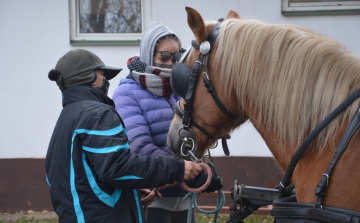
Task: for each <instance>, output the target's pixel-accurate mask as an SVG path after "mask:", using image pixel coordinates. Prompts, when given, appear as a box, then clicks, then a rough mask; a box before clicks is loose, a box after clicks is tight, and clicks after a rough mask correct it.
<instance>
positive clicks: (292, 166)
mask: <svg viewBox="0 0 360 223" xmlns="http://www.w3.org/2000/svg"><path fill="white" fill-rule="evenodd" d="M359 96H360V88H359V89H357V90H356V91H355V92H354V93H352V94H351V95H350V96H349V97H348V98H346V99H345V100H344V101H343V102H342V103H341V104H340V105H339V106H338V107H336V108H335V109H334V110H333V111H332V112H331V113H330V114H329V115H328V116H327V117H326V118H325V119H324V120H323V121H321V122H320V124H319V125H317V126H316V127H315V129H314V130H313V131H312V132H311V133H310V134H309V136H308V137H306V139H305V140H304V142H303V143H302V144H301V145H300V147H299V148H298V150H297V151H296V152H295V154H294V156H293V157H292V158H291V161H290V164H289V167H288V169H287V170H286V173H285V175H284V178H283V180H282V185H283V187H279V197H280V198H281V197H284V196H283V194H286V190H285V188H286V187H288V186H289V184H290V179H291V177H292V175H293V172H294V169H295V166H296V164H297V163H298V161H299V160H300V158H301V156H302V154H303V153H304V151H305V150H306V148H307V146H308V145H309V144H310V143H311V142H312V140H313V139H314V138H315V137H316V136H317V135H318V134H319V133H320V132H321V131H322V130H323V129H324V128H325V127H326V126H327V125H328V124H329V123H330V122H331V121H332V120H333V119H335V118H336V117H337V116H338V115H339V114H340V113H341V112H342V111H344V110H345V109H346V108H347V107H348V106H349V105H350V104H351V103H353V102H354V101H355V100H356V99H357V98H358V97H359Z"/></svg>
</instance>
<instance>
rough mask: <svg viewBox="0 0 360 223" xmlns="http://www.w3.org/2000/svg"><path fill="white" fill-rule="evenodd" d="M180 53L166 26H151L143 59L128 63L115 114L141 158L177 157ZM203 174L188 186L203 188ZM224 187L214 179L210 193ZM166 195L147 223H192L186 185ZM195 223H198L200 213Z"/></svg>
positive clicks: (155, 205)
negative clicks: (173, 76)
mask: <svg viewBox="0 0 360 223" xmlns="http://www.w3.org/2000/svg"><path fill="white" fill-rule="evenodd" d="M180 51H181V43H180V40H179V38H178V37H177V36H176V35H175V34H174V33H173V32H172V31H171V30H170V29H169V28H168V27H166V26H165V25H163V24H161V23H160V22H152V23H150V24H149V25H148V26H147V27H146V29H145V33H144V36H143V38H142V40H141V44H140V54H139V57H137V56H136V57H132V58H130V59H129V60H128V62H127V66H128V68H129V70H130V71H131V73H130V74H129V75H128V76H127V77H126V78H125V79H122V80H121V81H120V84H119V86H118V87H117V88H116V90H115V91H114V94H113V100H114V102H115V109H116V111H117V112H118V113H119V115H120V116H121V118H122V119H123V120H124V123H125V126H126V129H127V131H128V137H129V144H130V149H131V152H133V153H137V154H138V155H139V156H152V157H157V156H167V157H173V155H172V153H171V151H170V150H169V148H168V147H167V144H166V140H167V133H168V131H169V127H170V122H171V120H172V118H173V116H174V112H173V110H174V105H175V103H176V102H177V101H178V100H180V97H179V96H177V95H175V94H173V92H172V89H171V85H170V73H171V68H172V66H173V64H175V63H176V62H177V61H178V60H179V59H180V57H181V52H180ZM159 174H161V173H159ZM199 175H200V176H199V177H197V178H196V179H195V180H191V181H188V182H187V184H188V185H189V186H190V187H199V186H201V185H202V184H203V183H205V181H206V178H207V175H206V174H204V173H202V174H199ZM221 187H222V185H221V182H220V181H219V180H218V179H217V178H213V180H212V182H211V184H210V185H209V187H208V188H207V189H206V192H213V191H215V190H216V189H221ZM160 193H161V194H162V198H161V199H158V198H156V200H155V202H153V203H152V205H150V206H149V211H148V217H147V219H148V221H147V222H148V223H154V222H164V223H177V222H179V223H183V222H186V220H187V211H188V208H189V200H185V201H184V200H182V199H181V198H182V197H183V196H184V195H186V194H187V192H186V191H185V190H184V189H183V188H182V187H181V185H180V184H176V185H174V186H172V187H168V188H165V189H163V190H161V191H160ZM192 222H193V223H194V222H195V214H194V211H193V213H192Z"/></svg>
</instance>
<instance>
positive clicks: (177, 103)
mask: <svg viewBox="0 0 360 223" xmlns="http://www.w3.org/2000/svg"><path fill="white" fill-rule="evenodd" d="M184 107H185V108H186V104H184ZM174 111H175V113H176V114H177V115H178V116H179V117H181V118H183V121H184V119H185V118H184V117H185V111H183V110H182V109H181V107H180V101H178V102H176V105H175V109H174ZM189 122H190V123H189V124H191V125H193V126H195V127H196V128H198V129H199V130H200V131H201V132H202V133H204V134H205V135H206V136H207V137H208V138H209V139H214V135H212V134H211V133H210V132H208V131H206V129H204V128H203V127H201V126H200V125H199V124H197V123H196V122H195V121H194V120H192V119H189ZM189 126H190V125H189Z"/></svg>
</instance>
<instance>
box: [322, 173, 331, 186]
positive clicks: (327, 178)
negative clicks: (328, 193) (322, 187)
mask: <svg viewBox="0 0 360 223" xmlns="http://www.w3.org/2000/svg"><path fill="white" fill-rule="evenodd" d="M322 176H323V177H326V186H329V175H327V174H326V173H323V175H322Z"/></svg>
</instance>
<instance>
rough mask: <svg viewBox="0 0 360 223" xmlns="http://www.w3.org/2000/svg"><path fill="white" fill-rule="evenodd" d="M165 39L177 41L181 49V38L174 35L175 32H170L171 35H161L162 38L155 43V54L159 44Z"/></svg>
mask: <svg viewBox="0 0 360 223" xmlns="http://www.w3.org/2000/svg"><path fill="white" fill-rule="evenodd" d="M164 40H174V41H175V42H177V44H178V45H179V50H180V49H181V42H180V39H179V38H178V37H177V36H176V35H174V34H170V35H166V36H163V37H161V38H160V39H158V41H157V42H156V44H155V49H154V54H155V51H156V50H157V48H158V46H159V45H160V44H161V42H162V41H164Z"/></svg>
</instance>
